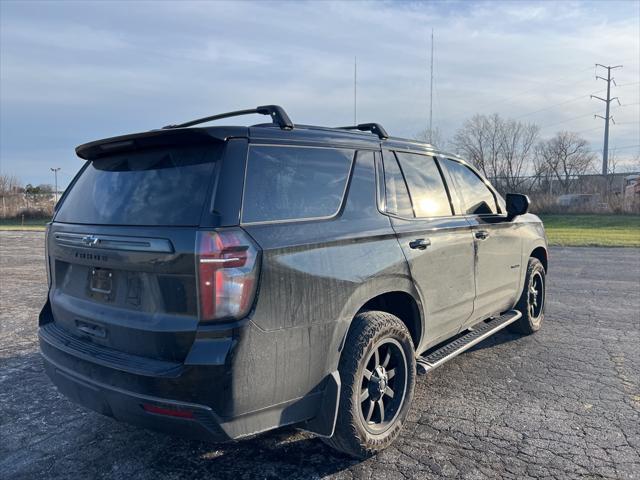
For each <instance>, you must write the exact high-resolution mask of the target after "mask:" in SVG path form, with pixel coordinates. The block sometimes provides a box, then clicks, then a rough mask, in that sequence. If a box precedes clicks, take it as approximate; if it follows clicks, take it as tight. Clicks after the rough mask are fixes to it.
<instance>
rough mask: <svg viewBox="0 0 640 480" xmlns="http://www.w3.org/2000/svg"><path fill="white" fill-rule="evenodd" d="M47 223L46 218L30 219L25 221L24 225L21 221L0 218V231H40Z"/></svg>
mask: <svg viewBox="0 0 640 480" xmlns="http://www.w3.org/2000/svg"><path fill="white" fill-rule="evenodd" d="M48 221H49V219H48V218H36V219H33V218H30V219H25V220H24V224H23V223H22V220H16V219H2V218H0V230H34V231H38V230H42V231H44V227H45V225H46V224H47V222H48Z"/></svg>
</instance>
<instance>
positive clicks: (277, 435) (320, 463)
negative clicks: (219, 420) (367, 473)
mask: <svg viewBox="0 0 640 480" xmlns="http://www.w3.org/2000/svg"><path fill="white" fill-rule="evenodd" d="M166 447H167V448H166V449H164V448H163V449H162V450H161V451H158V452H157V453H158V455H157V457H156V458H154V459H153V460H152V461H151V464H152V465H153V468H154V469H155V470H156V471H158V473H160V474H161V475H162V476H168V477H171V478H172V477H173V476H174V475H175V474H176V473H177V472H180V471H184V470H185V469H189V471H190V472H192V473H194V474H195V475H194V477H202V478H273V479H282V478H287V479H289V478H300V479H302V478H318V477H324V476H329V475H334V474H337V473H339V472H341V471H343V470H346V469H348V468H350V467H352V466H354V465H357V464H358V463H360V462H359V461H358V460H354V459H351V458H349V457H346V456H344V455H342V454H339V453H337V452H335V451H334V450H332V449H331V448H329V447H328V446H326V445H325V444H324V443H322V441H321V440H320V439H318V438H315V437H313V436H311V435H309V434H306V433H303V432H298V431H296V430H294V429H292V428H284V429H281V430H278V431H275V432H269V433H266V434H264V435H260V436H257V437H255V438H252V439H248V440H241V441H237V442H230V443H224V444H211V443H206V442H189V441H186V440H180V439H173V438H171V439H170V440H168V441H167V444H166ZM175 447H178V449H179V450H180V449H182V448H187V449H188V450H189V452H190V453H191V455H186V456H185V455H180V456H178V457H176V456H173V455H172V456H170V457H167V456H166V455H165V454H164V453H163V451H166V450H172V449H173V448H175ZM185 453H186V452H185Z"/></svg>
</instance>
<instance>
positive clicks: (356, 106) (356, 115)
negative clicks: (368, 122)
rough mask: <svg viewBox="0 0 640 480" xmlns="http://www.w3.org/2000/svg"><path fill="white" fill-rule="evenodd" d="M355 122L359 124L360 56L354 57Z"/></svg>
mask: <svg viewBox="0 0 640 480" xmlns="http://www.w3.org/2000/svg"><path fill="white" fill-rule="evenodd" d="M353 124H354V125H357V124H358V57H353Z"/></svg>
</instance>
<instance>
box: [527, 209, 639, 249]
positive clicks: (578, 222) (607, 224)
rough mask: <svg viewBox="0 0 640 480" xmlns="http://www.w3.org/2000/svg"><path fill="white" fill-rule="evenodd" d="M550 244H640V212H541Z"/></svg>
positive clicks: (635, 245)
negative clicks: (549, 213) (574, 213)
mask: <svg viewBox="0 0 640 480" xmlns="http://www.w3.org/2000/svg"><path fill="white" fill-rule="evenodd" d="M540 218H542V221H543V222H544V226H545V229H546V231H547V236H548V237H549V244H550V245H561V246H567V247H589V246H591V247H640V215H540Z"/></svg>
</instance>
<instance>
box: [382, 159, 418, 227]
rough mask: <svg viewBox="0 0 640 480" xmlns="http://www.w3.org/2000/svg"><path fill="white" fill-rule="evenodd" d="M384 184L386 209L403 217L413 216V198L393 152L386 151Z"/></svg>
mask: <svg viewBox="0 0 640 480" xmlns="http://www.w3.org/2000/svg"><path fill="white" fill-rule="evenodd" d="M382 159H383V162H384V184H385V200H386V211H387V212H388V213H390V214H392V215H399V216H401V217H413V208H412V207H411V199H410V198H409V192H407V185H406V183H405V182H404V178H403V177H402V172H401V171H400V167H398V161H397V160H396V157H395V155H394V154H393V153H392V152H387V151H385V152H384V155H383V156H382Z"/></svg>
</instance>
